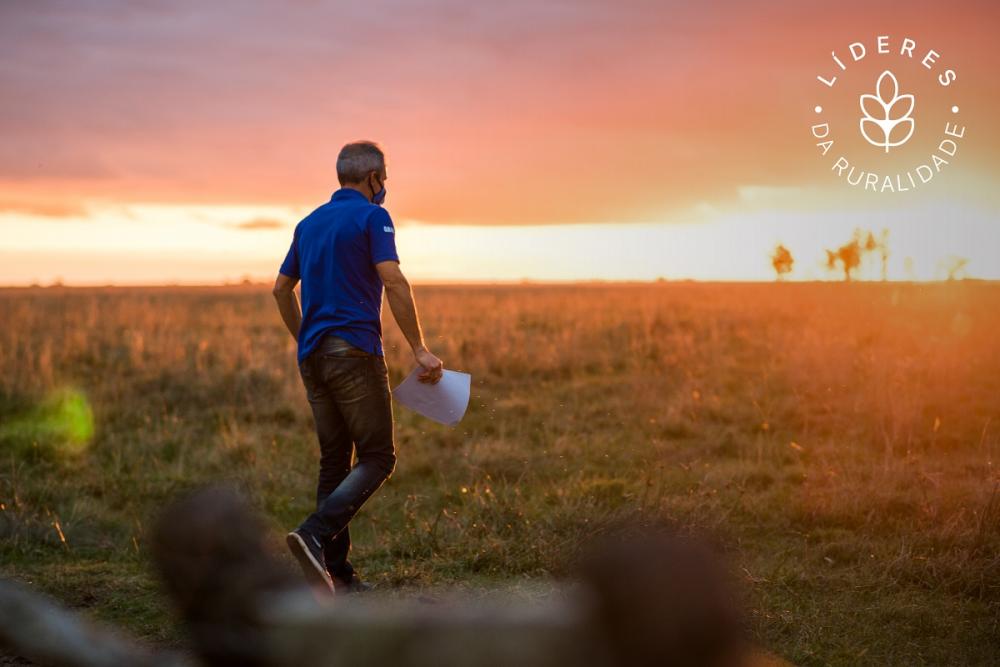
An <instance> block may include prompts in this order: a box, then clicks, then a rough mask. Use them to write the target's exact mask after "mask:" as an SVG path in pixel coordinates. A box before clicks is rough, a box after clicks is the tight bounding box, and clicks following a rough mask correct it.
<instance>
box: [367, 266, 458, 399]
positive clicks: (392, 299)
mask: <svg viewBox="0 0 1000 667" xmlns="http://www.w3.org/2000/svg"><path fill="white" fill-rule="evenodd" d="M375 269H376V270H377V271H378V275H379V277H380V278H382V282H383V283H384V284H385V292H386V296H387V297H388V300H389V309H390V310H392V316H393V317H395V318H396V324H398V325H399V328H400V330H401V331H402V332H403V335H404V336H405V337H406V342H408V343H409V344H410V347H411V348H412V349H413V356H414V357H416V360H417V363H418V364H420V365H421V366H422V367H423V369H424V371H423V373H421V374H420V375H419V376H418V379H419V380H420V381H421V382H428V383H430V384H437V382H438V381H439V380H440V379H441V373H442V371H443V369H444V364H443V363H441V360H440V359H438V358H437V357H435V356H434V355H433V354H431V352H430V350H428V349H427V345H425V344H424V334H423V331H421V329H420V319H419V318H418V317H417V306H416V304H415V303H414V302H413V290H412V289H411V288H410V283H409V281H407V280H406V276H404V275H403V272H402V270H401V269H400V268H399V263H398V262H395V261H392V260H388V261H385V262H379V263H378V264H376V265H375Z"/></svg>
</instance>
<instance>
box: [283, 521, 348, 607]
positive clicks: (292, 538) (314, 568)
mask: <svg viewBox="0 0 1000 667" xmlns="http://www.w3.org/2000/svg"><path fill="white" fill-rule="evenodd" d="M285 542H287V543H288V549H289V550H290V551H291V552H292V555H293V556H295V559H296V560H297V561H299V565H300V566H301V567H302V572H303V573H304V574H305V575H306V579H307V580H308V581H309V583H311V584H313V585H315V586H320V587H322V588H324V589H326V590H329V591H330V595H335V594H336V590H335V589H334V587H333V580H332V579H330V575H328V574H327V573H326V568H325V567H323V565H322V564H321V563H319V562H318V561H317V560H316V559H315V558H314V557H313V555H312V552H310V551H309V547H308V546H306V543H305V540H303V539H302V537H301V536H299V535H298V534H297V533H288V536H287V537H286V538H285Z"/></svg>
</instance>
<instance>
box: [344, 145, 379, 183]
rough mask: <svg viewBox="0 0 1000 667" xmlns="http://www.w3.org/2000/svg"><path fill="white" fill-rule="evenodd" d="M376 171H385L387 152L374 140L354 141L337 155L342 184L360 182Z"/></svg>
mask: <svg viewBox="0 0 1000 667" xmlns="http://www.w3.org/2000/svg"><path fill="white" fill-rule="evenodd" d="M372 171H374V172H375V173H377V174H382V173H383V172H385V153H383V152H382V149H381V148H379V146H378V144H376V143H375V142H374V141H352V142H351V143H349V144H347V145H346V146H344V147H343V148H341V149H340V154H339V155H338V156H337V180H338V181H340V184H341V185H345V184H347V183H360V182H361V181H363V180H365V177H366V176H367V175H368V174H369V173H370V172H372Z"/></svg>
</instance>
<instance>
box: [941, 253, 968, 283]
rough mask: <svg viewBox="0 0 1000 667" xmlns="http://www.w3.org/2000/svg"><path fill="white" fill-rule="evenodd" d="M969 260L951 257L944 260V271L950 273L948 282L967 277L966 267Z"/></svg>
mask: <svg viewBox="0 0 1000 667" xmlns="http://www.w3.org/2000/svg"><path fill="white" fill-rule="evenodd" d="M968 264H969V260H968V259H967V258H965V257H956V256H955V255H950V256H949V257H948V258H947V259H945V260H944V270H945V271H947V272H948V280H960V279H961V278H964V277H965V267H966V266H968Z"/></svg>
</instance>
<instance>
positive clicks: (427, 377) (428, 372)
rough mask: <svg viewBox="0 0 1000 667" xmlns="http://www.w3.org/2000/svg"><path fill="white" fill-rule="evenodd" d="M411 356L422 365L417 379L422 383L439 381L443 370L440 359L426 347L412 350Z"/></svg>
mask: <svg viewBox="0 0 1000 667" xmlns="http://www.w3.org/2000/svg"><path fill="white" fill-rule="evenodd" d="M413 356H414V357H416V358H417V363H418V364H420V365H421V366H422V367H423V369H424V370H423V372H422V373H421V374H420V375H418V376H417V379H418V380H420V381H421V382H423V383H424V384H437V383H438V382H440V381H441V375H442V373H443V372H444V364H443V363H441V360H440V359H438V358H437V357H435V356H434V355H433V354H431V352H430V350H428V349H427V348H426V347H420V348H417V349H416V350H414V351H413Z"/></svg>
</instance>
